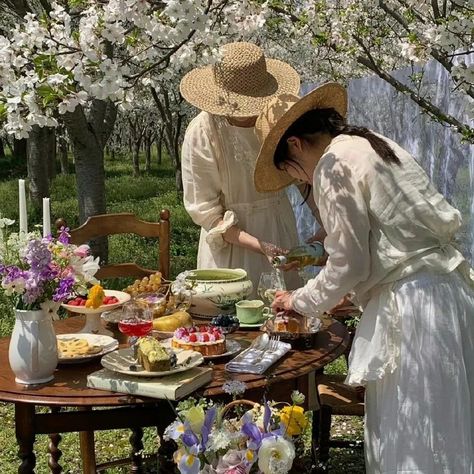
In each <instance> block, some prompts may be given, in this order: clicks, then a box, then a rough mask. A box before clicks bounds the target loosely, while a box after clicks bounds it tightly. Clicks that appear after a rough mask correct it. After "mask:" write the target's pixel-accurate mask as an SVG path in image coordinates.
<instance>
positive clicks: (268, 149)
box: [254, 82, 347, 193]
mask: <svg viewBox="0 0 474 474" xmlns="http://www.w3.org/2000/svg"><path fill="white" fill-rule="evenodd" d="M328 108H332V109H335V110H336V111H337V112H339V113H340V114H341V115H342V116H343V117H345V116H346V114H347V92H346V89H345V88H344V87H343V86H341V85H340V84H336V83H335V82H328V83H326V84H323V85H322V86H320V87H317V88H316V89H314V90H313V91H311V92H310V93H309V94H307V95H305V96H304V97H302V98H299V97H298V96H296V95H293V94H283V95H280V96H278V97H275V98H274V99H272V100H271V101H270V102H268V104H266V105H265V106H264V108H263V110H262V112H261V113H260V115H259V116H258V118H257V121H256V123H255V131H256V133H257V136H258V138H259V140H260V143H261V148H260V152H259V154H258V158H257V162H256V164H255V171H254V183H255V187H256V189H257V191H259V192H262V193H264V192H271V191H278V190H280V189H282V188H284V187H286V186H288V185H290V184H291V183H293V182H294V179H293V178H292V177H291V176H290V175H289V174H288V173H287V172H286V171H283V170H280V169H278V168H277V167H276V166H275V164H274V163H273V157H274V155H275V150H276V148H277V146H278V143H279V142H280V140H281V138H282V137H283V135H284V134H285V132H286V131H287V130H288V128H289V127H290V126H291V125H292V124H293V123H294V122H295V121H296V120H298V119H299V118H300V117H301V116H302V115H304V114H305V113H306V112H309V111H310V110H313V109H328Z"/></svg>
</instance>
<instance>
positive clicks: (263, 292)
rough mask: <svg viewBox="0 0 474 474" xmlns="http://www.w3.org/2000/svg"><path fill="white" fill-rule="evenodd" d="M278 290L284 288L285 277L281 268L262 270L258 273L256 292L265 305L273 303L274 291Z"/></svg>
mask: <svg viewBox="0 0 474 474" xmlns="http://www.w3.org/2000/svg"><path fill="white" fill-rule="evenodd" d="M280 290H283V291H284V290H286V285H285V279H284V278H283V274H282V271H281V270H278V269H275V270H273V271H272V272H263V273H262V274H261V275H260V280H259V282H258V288H257V293H258V296H259V297H260V299H261V300H262V301H264V302H265V304H266V305H267V306H270V305H271V304H272V303H273V300H274V299H275V294H276V292H277V291H280Z"/></svg>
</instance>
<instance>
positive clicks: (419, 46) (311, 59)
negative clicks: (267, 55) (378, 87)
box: [267, 0, 474, 143]
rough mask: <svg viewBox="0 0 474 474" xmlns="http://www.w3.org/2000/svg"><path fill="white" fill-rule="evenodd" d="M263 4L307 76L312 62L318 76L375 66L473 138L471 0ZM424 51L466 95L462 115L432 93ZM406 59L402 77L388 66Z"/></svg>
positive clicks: (275, 32) (274, 0)
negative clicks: (451, 111) (407, 70)
mask: <svg viewBox="0 0 474 474" xmlns="http://www.w3.org/2000/svg"><path fill="white" fill-rule="evenodd" d="M269 7H270V9H271V10H272V12H273V15H272V16H271V17H270V18H268V19H267V23H269V24H270V25H272V24H273V27H272V28H270V29H269V30H270V32H269V36H270V37H272V39H273V42H274V44H275V47H276V48H284V49H286V50H287V51H288V53H287V54H289V56H290V57H292V58H293V62H295V60H296V61H298V63H297V65H299V66H300V67H301V68H302V70H303V71H302V72H303V73H305V74H306V76H307V77H308V78H309V79H310V80H311V79H313V80H314V76H315V74H314V71H315V69H314V67H315V65H317V71H318V72H319V75H320V77H322V78H332V79H336V80H343V81H344V80H345V81H347V80H348V79H349V78H353V77H360V76H364V75H367V72H370V73H374V74H377V75H378V76H379V77H380V78H382V79H383V80H385V81H387V82H388V83H389V84H390V85H392V86H393V87H394V88H395V89H396V90H398V91H399V92H402V93H403V94H406V95H407V96H408V97H410V98H411V99H412V100H413V101H414V102H416V103H417V104H418V105H419V106H420V107H421V108H422V110H423V111H424V112H425V113H427V114H428V115H429V116H430V117H431V118H432V119H434V120H436V121H439V122H441V123H443V124H445V125H446V126H449V127H452V129H453V130H454V131H455V132H458V133H460V134H462V135H463V137H464V139H466V140H467V141H469V142H470V143H474V128H473V126H472V118H473V117H474V61H472V60H469V55H471V54H472V53H473V52H474V1H473V0H429V1H428V0H417V1H414V0H364V1H360V0H317V1H307V0H305V1H301V0H285V1H280V0H271V1H270V4H269ZM272 22H273V23H272ZM311 50H312V51H311ZM471 57H472V56H471ZM298 58H299V59H298ZM430 59H434V60H435V61H438V62H439V63H440V64H441V65H442V66H443V67H444V68H445V69H446V70H447V71H448V72H449V74H450V75H451V78H452V82H453V89H455V90H456V91H457V92H458V94H459V95H461V96H462V97H463V98H464V99H465V100H464V102H465V104H466V116H467V117H468V119H467V120H466V119H463V118H462V114H459V116H453V115H451V114H449V113H448V112H447V111H446V110H445V108H443V105H442V104H439V103H436V101H435V100H434V98H433V97H432V93H431V90H430V87H429V84H428V83H426V81H424V80H423V79H424V65H425V64H426V62H427V61H428V60H430ZM307 65H309V68H308V67H307ZM407 67H408V68H411V73H410V74H409V78H408V80H406V81H402V80H400V79H399V78H397V76H396V74H394V71H396V70H398V69H400V68H407ZM311 76H313V77H311Z"/></svg>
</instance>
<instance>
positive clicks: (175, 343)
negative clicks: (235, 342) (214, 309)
mask: <svg viewBox="0 0 474 474" xmlns="http://www.w3.org/2000/svg"><path fill="white" fill-rule="evenodd" d="M171 345H172V347H176V348H180V349H189V350H192V351H197V352H200V353H201V354H202V355H204V356H214V355H219V354H223V353H224V352H225V351H226V346H225V336H224V335H223V334H222V331H220V330H219V329H218V328H215V327H212V326H205V325H202V326H193V327H191V328H184V327H181V328H178V329H176V331H175V332H174V336H173V339H172V340H171Z"/></svg>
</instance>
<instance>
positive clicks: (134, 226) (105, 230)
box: [56, 209, 170, 280]
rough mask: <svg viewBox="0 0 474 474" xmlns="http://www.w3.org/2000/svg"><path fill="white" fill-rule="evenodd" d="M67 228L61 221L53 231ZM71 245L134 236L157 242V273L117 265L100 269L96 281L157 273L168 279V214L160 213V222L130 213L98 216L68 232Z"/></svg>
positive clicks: (137, 266) (128, 265) (134, 266)
mask: <svg viewBox="0 0 474 474" xmlns="http://www.w3.org/2000/svg"><path fill="white" fill-rule="evenodd" d="M61 226H64V227H66V222H65V221H64V220H63V219H58V220H57V221H56V227H57V228H58V229H59V228H60V227H61ZM70 234H71V243H73V244H76V245H81V244H85V243H87V242H89V241H91V240H94V239H97V238H99V237H106V236H109V235H116V234H136V235H139V236H141V237H154V238H157V239H158V241H159V243H158V245H159V248H158V251H159V259H158V262H157V267H156V268H157V269H154V270H151V269H148V268H143V267H141V266H139V265H137V264H136V263H132V262H129V263H119V264H112V265H104V266H101V267H100V269H99V271H98V272H97V274H96V277H97V278H98V279H99V280H102V279H106V278H120V277H134V278H143V277H145V276H149V275H151V274H153V273H155V272H156V271H157V270H159V271H160V272H161V274H162V276H163V278H165V279H169V276H170V212H169V211H168V210H167V209H163V210H162V211H161V212H160V221H159V222H146V221H142V220H140V219H138V218H137V217H136V216H135V215H134V214H132V213H118V214H100V215H97V216H92V217H89V218H88V219H87V221H86V222H85V223H84V224H82V225H81V226H80V227H77V228H76V229H73V230H71V231H70Z"/></svg>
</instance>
